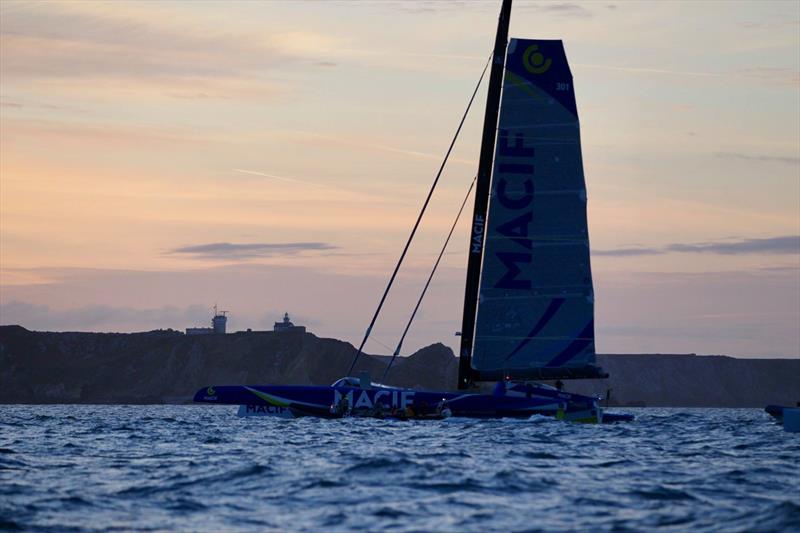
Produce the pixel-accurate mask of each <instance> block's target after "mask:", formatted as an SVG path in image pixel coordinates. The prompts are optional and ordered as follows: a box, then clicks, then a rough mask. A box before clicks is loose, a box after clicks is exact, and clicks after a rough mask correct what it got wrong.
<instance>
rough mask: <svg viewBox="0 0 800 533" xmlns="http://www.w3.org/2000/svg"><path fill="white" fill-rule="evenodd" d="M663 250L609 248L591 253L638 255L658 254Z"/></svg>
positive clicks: (624, 255) (610, 255) (616, 255)
mask: <svg viewBox="0 0 800 533" xmlns="http://www.w3.org/2000/svg"><path fill="white" fill-rule="evenodd" d="M663 253H664V251H663V250H659V249H658V248H614V249H611V250H592V255H598V256H605V257H638V256H642V255H660V254H663Z"/></svg>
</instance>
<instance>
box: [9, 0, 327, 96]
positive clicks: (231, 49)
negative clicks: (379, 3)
mask: <svg viewBox="0 0 800 533" xmlns="http://www.w3.org/2000/svg"><path fill="white" fill-rule="evenodd" d="M8 4H9V5H6V3H3V4H2V6H0V7H3V10H2V33H1V34H0V39H2V46H0V56H1V57H2V62H1V65H2V75H3V78H4V82H5V83H6V84H14V83H20V82H23V83H24V82H29V83H30V82H36V81H42V80H44V81H46V82H47V83H48V84H54V85H56V86H59V87H62V88H65V87H69V88H72V89H73V90H76V91H79V90H84V91H85V90H86V87H87V85H88V86H90V88H94V87H95V86H97V87H102V89H103V91H104V94H108V91H109V90H110V89H113V90H115V91H117V92H119V93H121V94H126V95H128V96H129V95H130V94H138V95H141V94H145V95H156V96H159V97H164V96H166V97H170V98H175V95H179V96H178V97H180V96H183V95H186V96H188V97H189V98H191V97H197V95H200V94H202V95H205V97H207V98H231V97H234V96H235V97H238V98H258V99H263V98H266V97H274V96H275V95H276V94H279V93H281V94H282V91H284V90H286V82H285V80H283V79H281V80H278V79H276V78H275V77H274V76H272V77H271V74H272V73H275V72H276V68H278V67H282V66H285V65H286V64H300V63H302V62H307V61H308V60H309V59H312V60H314V59H317V58H318V57H319V55H320V53H325V52H326V50H328V49H329V48H330V46H331V45H332V44H333V41H332V40H331V39H330V38H329V37H327V36H325V35H321V34H317V33H313V32H273V33H270V34H267V35H265V34H264V33H263V32H258V31H256V30H255V29H254V28H252V27H249V28H247V27H245V28H239V29H238V31H236V32H224V31H222V30H220V29H218V28H214V27H212V26H211V25H209V24H208V23H207V22H206V23H203V22H199V21H197V20H195V21H188V20H187V19H186V17H185V16H183V15H185V13H181V9H180V8H179V7H176V6H171V7H170V6H165V7H163V8H160V9H159V8H156V9H152V10H145V9H138V7H137V6H135V5H133V6H123V7H122V9H119V10H114V9H109V8H106V7H105V6H102V5H91V4H86V5H82V4H80V3H77V2H76V3H66V4H64V3H61V4H51V3H45V2H41V3H39V2H36V3H15V4H13V5H10V3H8ZM163 10H167V11H170V10H176V11H175V12H171V11H170V12H169V13H166V12H162V11H163ZM116 11H120V12H116ZM86 80H92V82H91V83H87V81H86Z"/></svg>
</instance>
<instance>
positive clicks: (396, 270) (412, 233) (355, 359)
mask: <svg viewBox="0 0 800 533" xmlns="http://www.w3.org/2000/svg"><path fill="white" fill-rule="evenodd" d="M493 55H494V52H492V55H490V56H489V59H487V60H486V65H484V66H483V72H481V77H480V78H478V84H477V85H476V86H475V90H474V91H473V92H472V96H471V97H470V99H469V103H468V104H467V108H466V109H465V110H464V115H463V116H462V117H461V122H460V123H459V124H458V128H457V129H456V133H455V135H453V140H452V141H450V147H449V148H448V149H447V153H446V154H445V155H444V160H443V161H442V164H441V166H440V167H439V172H437V173H436V178H434V180H433V184H432V185H431V190H430V191H428V197H427V198H425V203H423V204H422V210H421V211H420V212H419V216H417V221H416V222H415V223H414V228H413V229H412V230H411V235H409V236H408V241H407V242H406V246H405V248H403V253H402V254H400V259H398V260H397V265H395V267H394V272H392V277H391V278H389V283H388V284H387V285H386V290H385V291H383V296H382V297H381V301H380V303H378V308H377V309H376V310H375V314H374V315H372V320H371V321H370V323H369V327H368V328H367V331H366V333H365V334H364V339H363V340H362V341H361V345H360V346H359V347H358V351H357V352H356V355H355V357H353V362H352V363H351V364H350V368H349V369H348V370H347V374H345V375H346V376H349V375H350V374H351V373H352V372H353V369H354V368H355V366H356V363H357V362H358V358H359V356H360V355H361V352H362V350H363V349H364V345H365V344H366V343H367V339H368V338H369V336H370V334H371V333H372V327H373V326H374V325H375V321H376V320H377V319H378V315H379V314H380V312H381V308H382V307H383V303H384V302H385V301H386V296H388V295H389V289H391V288H392V284H393V283H394V278H395V277H397V272H398V271H399V270H400V265H401V264H402V263H403V259H404V258H405V257H406V252H408V248H409V246H411V241H412V240H413V239H414V235H415V234H416V232H417V228H418V227H419V223H420V222H421V221H422V215H424V214H425V209H426V208H427V207H428V203H429V202H430V201H431V196H433V191H434V189H436V184H437V183H439V178H440V177H441V176H442V171H443V170H444V166H445V164H447V158H448V157H450V152H452V150H453V146H454V145H455V144H456V139H458V134H459V133H461V127H462V126H463V125H464V121H465V120H466V119H467V114H468V113H469V109H470V107H472V102H473V101H474V100H475V95H476V94H478V88H480V86H481V82H482V81H483V76H484V75H485V74H486V70H487V69H488V68H489V63H491V60H492V57H493Z"/></svg>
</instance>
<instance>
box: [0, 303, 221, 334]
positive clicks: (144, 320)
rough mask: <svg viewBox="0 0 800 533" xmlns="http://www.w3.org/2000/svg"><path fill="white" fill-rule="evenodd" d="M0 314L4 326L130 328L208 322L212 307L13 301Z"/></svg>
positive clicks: (75, 328) (41, 328)
mask: <svg viewBox="0 0 800 533" xmlns="http://www.w3.org/2000/svg"><path fill="white" fill-rule="evenodd" d="M0 316H2V324H4V325H9V324H19V325H21V326H23V327H34V328H36V329H39V330H58V331H63V330H71V331H95V330H101V331H109V330H118V331H130V330H137V329H138V330H152V329H158V328H166V327H170V326H172V327H178V328H180V327H186V326H192V325H207V322H209V317H210V316H211V308H210V307H207V306H204V305H197V304H195V305H189V306H186V307H175V306H164V307H156V308H148V309H136V308H133V307H113V306H109V305H87V306H83V307H75V308H70V309H53V308H52V307H50V306H48V305H41V304H32V303H27V302H21V301H17V300H13V301H11V302H8V303H4V304H1V305H0ZM181 325H183V326H181Z"/></svg>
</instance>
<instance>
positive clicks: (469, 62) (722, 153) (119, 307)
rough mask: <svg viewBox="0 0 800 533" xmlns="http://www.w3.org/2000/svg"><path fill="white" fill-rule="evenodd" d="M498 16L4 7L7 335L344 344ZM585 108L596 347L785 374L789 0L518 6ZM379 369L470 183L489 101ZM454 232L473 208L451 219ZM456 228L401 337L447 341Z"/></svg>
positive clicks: (793, 345)
mask: <svg viewBox="0 0 800 533" xmlns="http://www.w3.org/2000/svg"><path fill="white" fill-rule="evenodd" d="M499 5H500V2H499V0H498V1H489V2H390V1H385V2H369V1H365V2H355V1H353V2H321V1H320V2H269V1H268V2H189V1H176V2H154V1H148V2H143V1H142V2H102V3H95V2H81V1H71V2H60V3H48V2H27V1H26V2H14V1H10V0H3V1H2V2H0V30H1V31H2V37H1V41H0V106H2V107H0V276H1V277H0V287H1V292H0V306H1V307H0V323H2V324H21V325H23V326H25V327H27V328H29V329H37V330H82V331H141V330H150V329H157V328H167V327H171V328H176V329H181V330H182V329H184V328H185V327H187V326H205V325H208V322H209V321H210V318H211V313H212V311H211V307H212V306H213V305H214V304H215V303H218V304H219V306H220V308H221V309H225V310H229V311H230V320H229V330H241V329H246V328H253V329H267V328H271V326H272V322H273V321H275V320H278V319H279V318H280V317H281V316H282V314H283V312H284V311H288V312H289V313H290V314H292V316H293V318H294V319H295V322H297V323H302V324H304V325H306V326H308V327H309V329H310V330H311V331H312V332H314V333H315V334H317V335H319V336H325V337H335V338H341V339H344V340H347V341H350V342H353V343H356V344H357V343H358V341H360V337H361V335H363V332H364V330H365V329H366V326H367V325H368V322H369V319H370V317H371V315H372V313H373V311H374V308H375V305H376V304H377V302H378V299H379V298H380V295H381V293H382V291H383V287H384V285H385V283H386V281H387V280H388V277H389V274H390V273H391V269H392V268H393V266H394V262H395V261H396V260H397V257H398V256H399V254H400V251H401V250H402V246H403V244H404V243H405V239H406V238H407V235H408V232H409V230H410V228H411V225H412V224H413V222H414V220H415V217H416V215H417V212H418V210H419V208H420V206H421V204H422V201H423V200H424V197H425V194H426V193H427V189H428V187H429V186H430V183H431V181H432V179H433V177H434V175H435V173H436V170H437V169H438V166H439V164H440V161H441V158H442V156H443V154H444V152H445V150H446V149H447V146H448V144H449V142H450V139H451V137H452V134H453V132H454V131H455V128H456V126H457V124H458V120H459V119H460V116H461V113H462V112H463V110H464V107H465V106H466V103H467V101H468V99H469V96H470V94H471V92H472V90H473V88H474V85H475V83H476V82H477V79H478V77H479V75H480V72H481V69H482V67H483V64H484V63H485V61H486V58H487V57H488V55H489V53H490V51H491V48H492V44H493V40H494V32H495V28H496V23H497V14H498V11H499ZM510 35H511V36H512V37H520V38H545V39H562V40H564V43H565V48H566V51H567V55H568V58H569V60H570V63H571V67H572V71H573V76H574V85H575V91H576V97H577V102H578V111H579V113H580V117H581V131H582V144H583V156H584V169H585V174H586V181H587V187H588V194H589V224H590V235H591V243H592V251H593V256H592V268H593V274H594V280H595V290H596V302H597V308H596V310H597V350H598V352H601V353H625V352H661V353H674V352H680V353H690V352H694V353H703V354H728V355H734V356H741V357H744V356H755V357H775V356H778V357H800V326H798V324H800V74H799V71H800V3H798V2H796V1H785V2H784V1H781V2H766V1H759V2H727V3H725V2H700V1H692V2H643V3H638V2H616V1H614V0H608V1H602V2H581V3H578V2H575V3H561V2H525V1H522V0H516V1H515V5H514V10H513V13H512V18H511V31H510ZM479 94H480V96H479V98H478V99H477V100H476V103H475V107H474V110H473V112H472V114H471V115H470V117H469V119H468V122H467V124H466V126H465V130H464V131H463V133H462V136H461V138H460V140H459V143H458V144H457V146H456V149H455V152H454V155H453V157H452V158H451V162H450V164H449V165H448V167H447V170H446V172H445V174H444V175H443V177H442V181H441V184H440V187H439V189H437V193H436V195H435V197H434V200H433V202H432V204H431V207H430V211H429V213H428V215H427V216H426V218H425V220H424V222H423V225H422V227H421V229H420V234H419V236H418V237H419V238H418V239H417V240H416V241H415V243H414V245H413V248H412V250H411V254H410V256H409V258H408V262H407V264H406V265H405V266H404V269H403V270H402V271H401V274H400V279H399V284H398V286H397V287H396V289H395V290H394V292H393V293H392V295H391V296H390V299H389V303H388V305H387V308H386V312H385V314H384V315H383V317H382V318H381V320H380V321H379V322H378V325H377V327H376V330H375V335H374V339H375V340H374V341H371V342H370V343H368V344H367V351H368V352H370V353H387V352H389V351H390V350H389V349H388V348H387V347H388V346H391V347H394V345H395V344H396V342H397V338H398V335H399V334H400V333H401V331H402V327H403V325H404V321H405V320H406V318H407V316H408V314H410V312H411V309H412V308H413V304H414V301H415V300H416V297H417V294H418V291H419V290H420V289H421V288H422V284H423V283H424V280H425V278H426V276H427V274H428V271H429V269H430V267H431V266H432V264H433V261H434V260H435V258H436V254H437V253H438V249H439V247H440V246H441V244H442V242H443V240H444V238H445V236H446V233H447V230H448V229H449V226H450V224H451V223H452V219H453V217H454V216H455V214H456V212H457V210H458V207H459V205H460V202H461V200H462V198H463V195H464V194H465V193H466V191H467V188H468V187H469V183H470V181H471V180H472V177H473V175H474V173H475V170H476V166H477V158H478V150H479V143H480V127H481V120H482V115H483V106H484V95H485V87H484V88H483V89H482V90H481V92H480V93H479ZM467 218H469V217H465V221H466V219H467ZM467 242H468V234H467V227H466V225H464V224H461V225H460V226H459V229H458V232H457V233H456V234H455V235H454V237H453V240H452V242H451V246H450V248H449V253H448V254H447V255H446V257H445V259H444V260H443V263H442V266H441V269H440V271H439V273H438V274H437V278H436V280H435V282H434V285H433V286H432V288H431V290H430V293H429V296H428V298H427V300H426V302H425V304H424V305H423V307H422V309H421V312H420V314H419V316H418V319H417V322H416V323H415V325H414V327H413V328H412V330H411V333H410V335H409V338H408V340H407V342H406V343H405V352H404V353H405V354H408V353H410V352H412V351H414V350H415V349H417V348H419V347H421V346H424V345H427V344H430V343H432V342H444V343H445V344H448V345H450V346H452V347H455V346H456V345H457V338H456V337H454V335H453V334H454V332H455V331H457V330H458V329H460V321H461V307H462V300H463V284H464V275H465V272H466V268H465V267H466V251H467Z"/></svg>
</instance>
